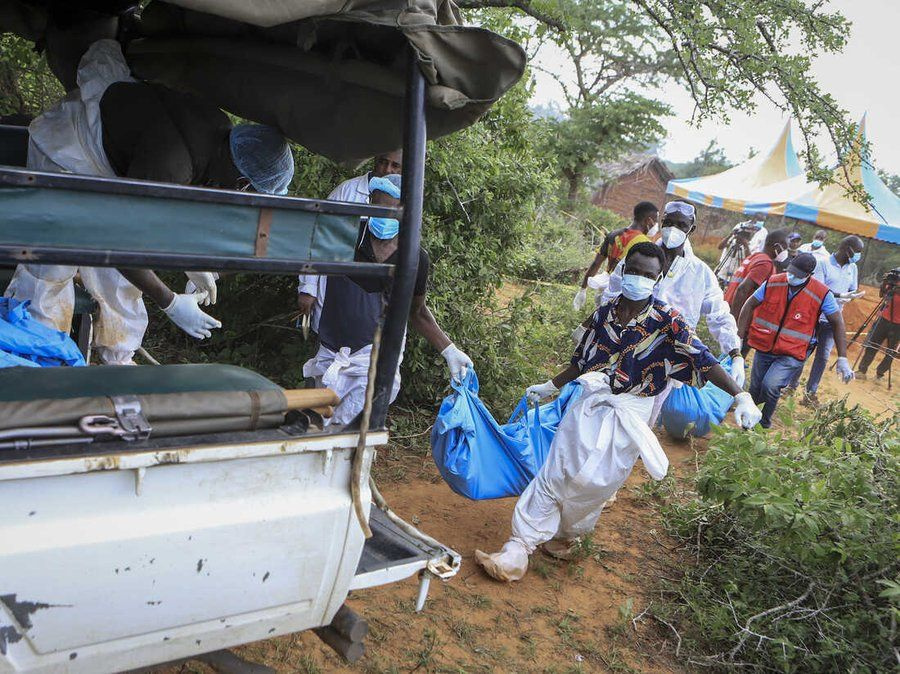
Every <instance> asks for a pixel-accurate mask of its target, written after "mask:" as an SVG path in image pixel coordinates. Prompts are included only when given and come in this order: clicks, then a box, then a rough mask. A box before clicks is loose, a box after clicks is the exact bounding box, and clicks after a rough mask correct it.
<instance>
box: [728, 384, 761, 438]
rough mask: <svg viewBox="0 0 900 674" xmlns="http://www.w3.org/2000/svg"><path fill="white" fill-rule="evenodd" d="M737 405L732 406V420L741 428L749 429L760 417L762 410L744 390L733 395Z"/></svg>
mask: <svg viewBox="0 0 900 674" xmlns="http://www.w3.org/2000/svg"><path fill="white" fill-rule="evenodd" d="M734 401H735V402H736V403H737V406H736V407H735V408H734V420H735V421H736V422H737V425H738V426H740V427H741V428H743V429H750V428H753V427H754V426H756V424H758V423H759V420H760V419H762V412H760V411H759V408H758V407H757V406H756V404H755V403H754V402H753V398H751V397H750V394H749V393H747V392H746V391H741V392H740V393H738V394H737V395H736V396H735V397H734Z"/></svg>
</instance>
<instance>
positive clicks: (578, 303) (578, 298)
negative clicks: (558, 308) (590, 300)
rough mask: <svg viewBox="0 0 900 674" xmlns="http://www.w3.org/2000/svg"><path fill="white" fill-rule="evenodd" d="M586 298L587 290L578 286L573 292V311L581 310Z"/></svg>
mask: <svg viewBox="0 0 900 674" xmlns="http://www.w3.org/2000/svg"><path fill="white" fill-rule="evenodd" d="M586 300H587V290H585V289H584V288H579V289H578V292H577V293H575V299H574V300H572V306H573V307H575V311H581V310H582V309H583V308H584V303H585V301H586Z"/></svg>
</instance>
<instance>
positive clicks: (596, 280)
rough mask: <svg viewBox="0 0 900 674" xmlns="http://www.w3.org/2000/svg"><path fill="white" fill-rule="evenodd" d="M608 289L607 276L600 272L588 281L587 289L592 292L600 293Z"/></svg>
mask: <svg viewBox="0 0 900 674" xmlns="http://www.w3.org/2000/svg"><path fill="white" fill-rule="evenodd" d="M608 287H609V274H608V273H606V272H605V271H601V272H600V273H599V274H595V275H594V276H591V277H590V278H589V279H588V288H591V289H592V290H597V291H602V290H606V289H607V288H608Z"/></svg>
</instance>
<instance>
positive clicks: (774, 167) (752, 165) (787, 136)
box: [666, 120, 803, 213]
mask: <svg viewBox="0 0 900 674" xmlns="http://www.w3.org/2000/svg"><path fill="white" fill-rule="evenodd" d="M802 173H803V169H801V167H800V161H799V159H798V157H797V153H796V152H795V151H794V146H793V144H792V143H791V121H790V120H788V121H787V122H786V123H785V125H784V128H783V129H782V130H781V133H780V134H779V136H778V138H777V140H776V141H775V143H774V144H773V145H772V147H771V148H770V149H769V151H768V152H763V153H760V154H758V155H756V156H754V157H751V158H750V159H748V160H747V161H745V162H744V163H743V164H738V165H737V166H733V167H732V168H730V169H728V170H727V171H722V172H721V173H716V174H715V175H711V176H701V177H699V178H683V179H680V180H670V181H669V184H668V186H667V187H666V192H668V193H669V194H674V195H676V196H679V197H682V198H684V199H688V200H689V201H694V202H697V203H700V204H704V205H706V206H712V207H714V208H724V209H726V210H729V211H737V212H738V213H745V212H747V211H746V210H745V207H746V204H747V201H748V200H752V199H753V196H754V194H755V193H756V191H757V190H759V189H760V188H763V187H767V186H769V185H773V184H776V183H780V182H782V181H784V180H788V179H790V178H793V177H794V176H798V175H800V174H802Z"/></svg>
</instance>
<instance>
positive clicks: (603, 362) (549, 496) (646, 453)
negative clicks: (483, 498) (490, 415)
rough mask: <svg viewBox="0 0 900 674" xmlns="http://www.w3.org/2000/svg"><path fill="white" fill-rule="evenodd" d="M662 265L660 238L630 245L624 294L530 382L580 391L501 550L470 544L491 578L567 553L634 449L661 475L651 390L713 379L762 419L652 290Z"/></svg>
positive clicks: (749, 417) (533, 395)
mask: <svg viewBox="0 0 900 674" xmlns="http://www.w3.org/2000/svg"><path fill="white" fill-rule="evenodd" d="M664 264H665V255H664V253H663V251H662V249H661V248H660V247H659V246H657V245H655V244H652V243H649V242H643V243H639V244H636V245H635V246H633V247H632V248H631V250H630V251H629V252H628V254H627V256H626V258H625V269H624V272H625V273H624V275H623V278H622V294H621V295H620V296H618V297H617V298H615V299H614V300H612V301H611V302H609V303H607V304H603V305H601V306H600V307H599V308H598V309H597V310H596V311H595V312H594V315H593V317H592V320H591V325H590V327H589V328H588V331H587V333H586V334H585V336H584V337H583V338H582V341H581V343H580V344H579V345H578V347H577V348H576V349H575V353H574V355H573V356H572V360H571V364H570V365H569V367H568V368H566V369H565V370H563V371H562V372H560V373H559V374H558V375H556V376H555V377H554V378H553V379H551V380H549V381H547V382H545V383H543V384H538V385H536V386H530V387H528V389H527V392H526V393H527V395H528V398H529V399H530V400H533V401H540V400H543V399H544V398H547V397H549V396H551V395H553V394H554V393H556V392H558V391H559V389H560V388H562V387H563V386H565V385H566V384H567V383H569V382H570V381H573V380H575V379H578V380H579V382H580V383H581V385H582V387H583V388H584V392H583V393H582V395H581V397H580V398H579V399H578V401H576V402H575V403H574V404H572V405H570V406H569V408H568V409H567V410H566V413H565V416H564V417H563V419H562V421H561V422H560V425H559V429H558V430H557V432H556V436H555V437H554V438H553V443H552V444H551V446H550V452H549V454H548V456H547V460H546V462H545V463H544V465H543V466H542V467H541V470H540V471H539V472H538V474H537V476H536V477H535V478H534V479H533V480H532V481H531V482H530V483H529V484H528V486H527V487H526V488H525V491H524V492H523V493H522V496H521V497H519V501H518V502H517V503H516V509H515V512H514V513H513V518H512V536H511V537H510V539H509V540H508V541H507V542H506V544H505V545H504V546H503V548H502V550H500V552H496V553H494V554H486V553H484V552H482V551H481V550H476V551H475V559H476V561H477V562H478V563H479V564H480V565H481V566H483V567H484V569H485V571H486V572H487V573H488V574H489V575H490V576H491V577H493V578H496V579H497V580H504V581H513V580H519V579H520V578H522V577H523V576H524V575H525V572H526V571H527V570H528V557H529V555H531V553H533V552H534V551H535V549H536V548H537V547H538V546H539V545H542V544H544V550H545V551H546V552H547V553H548V554H551V555H554V556H557V557H560V558H563V559H565V558H568V557H570V556H571V554H572V551H573V548H574V544H575V543H576V542H577V539H578V538H579V537H580V536H583V535H585V534H588V533H590V532H591V531H593V529H594V526H595V525H596V523H597V519H598V518H599V517H600V512H601V510H602V509H603V504H604V503H605V502H606V500H607V499H608V498H609V497H610V496H612V495H613V494H614V493H615V492H616V491H617V490H618V489H619V487H621V486H622V484H623V483H624V482H625V480H626V479H627V478H628V475H629V474H630V473H631V469H632V468H633V467H634V464H635V462H636V461H637V459H638V457H640V458H641V459H642V460H643V462H644V467H645V468H646V469H647V472H649V473H650V475H651V476H652V477H653V478H654V479H657V480H660V479H662V478H663V476H665V474H666V471H667V470H668V459H667V458H666V455H665V454H664V453H663V451H662V448H661V447H660V445H659V441H658V440H657V439H656V436H655V435H654V434H653V433H652V431H651V430H650V427H649V426H648V425H647V419H648V418H649V416H650V412H651V410H652V408H653V398H654V397H655V396H657V395H659V394H660V393H661V392H662V391H663V390H664V389H665V387H666V384H667V382H668V381H669V380H670V379H678V380H679V381H683V382H686V383H691V384H694V385H701V384H702V383H703V381H704V380H708V381H711V382H713V383H714V384H715V385H716V386H718V387H719V388H721V389H723V390H725V391H727V392H728V393H730V394H732V395H733V396H735V398H736V400H737V408H736V409H735V413H734V414H735V419H736V420H737V422H738V424H739V425H740V426H742V427H744V428H752V427H753V426H754V425H756V424H757V423H758V422H759V419H760V417H761V416H762V415H761V413H760V411H759V409H757V407H756V406H755V405H754V404H753V400H752V399H751V398H750V394H749V393H746V392H743V391H741V389H740V387H739V386H738V385H737V383H736V382H735V381H734V380H733V379H732V378H731V377H730V376H729V375H728V373H727V372H726V371H725V370H724V369H722V367H721V366H720V365H719V363H718V361H717V360H716V359H715V357H714V356H713V355H712V354H711V353H710V351H709V349H707V348H706V346H704V345H703V343H702V342H700V340H699V339H697V336H696V335H695V334H694V332H693V330H691V328H690V326H689V325H688V324H687V323H686V322H685V321H684V319H682V318H681V317H680V316H679V315H678V313H677V312H676V311H675V310H673V309H672V308H671V307H669V306H668V305H666V304H664V303H663V302H661V301H660V300H658V299H656V298H654V297H653V290H654V288H655V287H656V285H657V283H659V281H660V280H661V278H662V269H663V265H664Z"/></svg>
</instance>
